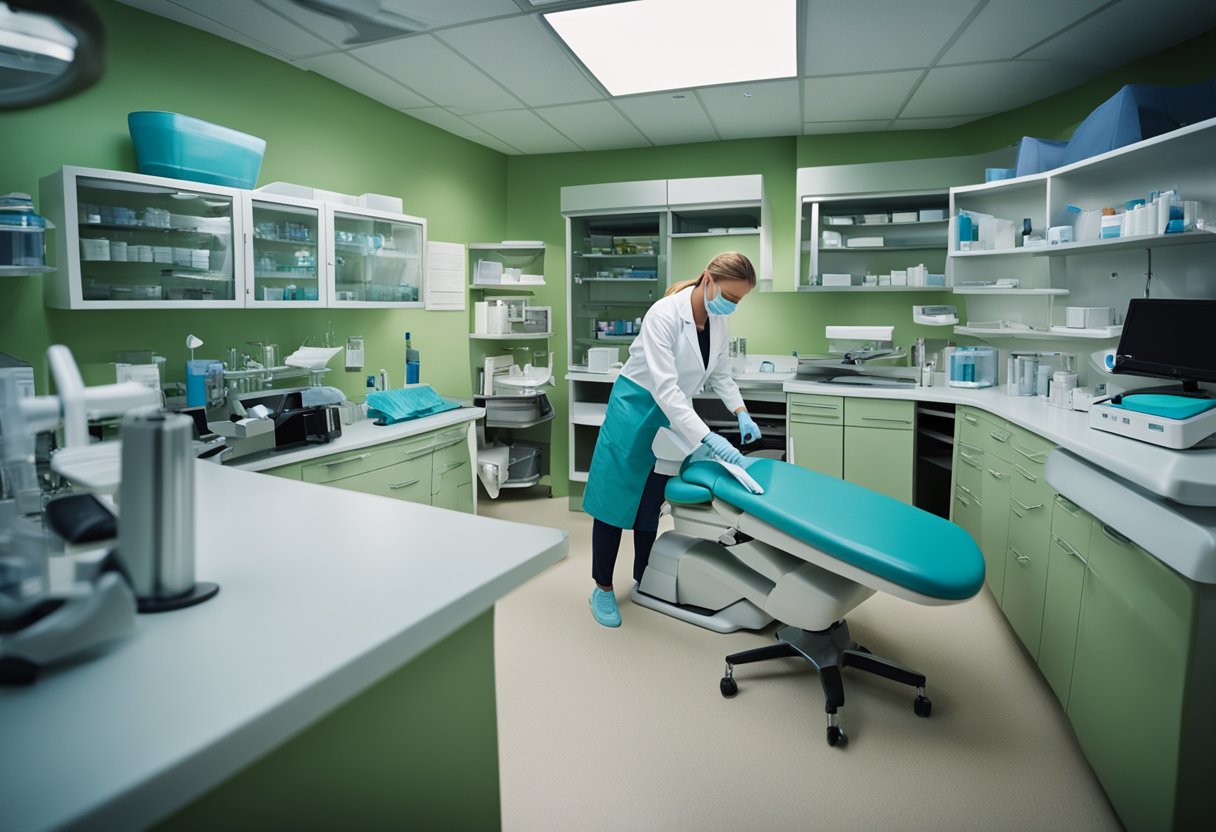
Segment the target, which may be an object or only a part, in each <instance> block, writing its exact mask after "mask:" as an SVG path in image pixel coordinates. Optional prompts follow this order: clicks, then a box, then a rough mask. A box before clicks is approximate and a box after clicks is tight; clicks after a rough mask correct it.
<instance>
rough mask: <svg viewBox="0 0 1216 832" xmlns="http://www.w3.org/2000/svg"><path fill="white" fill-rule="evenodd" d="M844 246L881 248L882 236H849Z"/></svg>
mask: <svg viewBox="0 0 1216 832" xmlns="http://www.w3.org/2000/svg"><path fill="white" fill-rule="evenodd" d="M845 247H846V248H882V237H850V238H849V239H848V241H847V242H846V243H845Z"/></svg>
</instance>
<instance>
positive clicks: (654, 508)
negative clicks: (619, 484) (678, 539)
mask: <svg viewBox="0 0 1216 832" xmlns="http://www.w3.org/2000/svg"><path fill="white" fill-rule="evenodd" d="M669 479H671V478H670V477H668V476H667V475H665V474H658V473H655V472H654V471H651V472H650V477H649V478H647V480H646V487H645V488H644V489H643V490H642V500H641V502H639V503H638V512H637V516H636V517H634V519H633V579H634V580H635V581H639V582H640V581H641V580H642V573H643V572H645V571H646V564H647V563H649V562H650V549H651V547H652V546H654V539H655V537H656V535H657V534H658V531H659V509H660V508H661V507H662V506H663V489H664V488H666V487H667V480H669ZM622 531H623V530H622V529H620V528H617V527H616V526H613V525H611V524H609V523H605V522H604V521H603V520H596V521H595V523H594V525H593V526H592V529H591V577H592V578H594V579H595V582H596V583H597V584H599V585H600V586H612V570H613V569H614V568H615V567H616V555H617V552H618V551H619V550H620V548H621V532H622Z"/></svg>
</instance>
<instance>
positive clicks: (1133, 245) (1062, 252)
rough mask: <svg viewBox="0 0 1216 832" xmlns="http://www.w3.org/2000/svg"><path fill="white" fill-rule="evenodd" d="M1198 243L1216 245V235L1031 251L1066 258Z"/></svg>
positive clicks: (1130, 239) (1172, 236)
mask: <svg viewBox="0 0 1216 832" xmlns="http://www.w3.org/2000/svg"><path fill="white" fill-rule="evenodd" d="M1196 243H1216V233H1213V232H1211V231H1184V232H1182V233H1180V234H1142V235H1139V236H1136V237H1111V238H1109V239H1106V240H1088V241H1086V242H1084V243H1061V244H1060V245H1056V246H1044V247H1042V248H1035V249H1031V251H1032V252H1033V253H1034V254H1035V256H1038V257H1064V256H1066V255H1069V254H1098V253H1100V252H1103V251H1123V250H1126V249H1146V248H1168V247H1170V246H1187V245H1195V244H1196Z"/></svg>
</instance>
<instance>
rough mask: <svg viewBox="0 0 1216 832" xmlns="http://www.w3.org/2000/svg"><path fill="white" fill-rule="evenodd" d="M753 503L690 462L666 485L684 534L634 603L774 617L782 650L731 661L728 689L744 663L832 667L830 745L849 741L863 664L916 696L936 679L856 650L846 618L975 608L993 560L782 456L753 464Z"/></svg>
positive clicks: (909, 513)
mask: <svg viewBox="0 0 1216 832" xmlns="http://www.w3.org/2000/svg"><path fill="white" fill-rule="evenodd" d="M747 474H748V475H750V476H751V477H752V478H753V479H754V480H755V481H756V482H757V483H758V484H759V485H760V486H762V487H763V489H764V493H763V494H753V493H751V492H750V491H748V489H747V488H745V487H744V486H743V485H742V484H740V483H739V482H738V481H737V480H736V479H735V478H734V477H732V476H731V475H730V474H729V473H727V471H726V470H725V469H724V468H723V467H722V466H721V465H719V464H718V463H716V462H713V461H709V460H700V461H690V462H689V463H687V464H685V465H684V467H683V469H682V471H681V473H680V474H679V476H674V477H672V478H671V480H669V481H668V483H667V491H666V498H667V504H668V505H669V506H670V508H671V513H672V516H673V519H674V521H675V531H672V532H667V533H665V534H663V535H661V536H660V537H659V539H658V540H656V541H655V544H654V548H653V550H652V551H651V555H650V561H649V565H648V566H647V568H646V571H645V573H644V574H643V575H642V580H641V583H640V584H638V585H637V586H635V587H634V589H633V591H632V596H631V597H632V600H633V601H634V603H636V604H639V605H641V606H643V607H648V608H650V609H653V610H656V611H658V612H662V613H665V614H667V615H671V616H674V617H676V618H679V619H681V620H683V621H687V622H689V623H692V624H696V625H698V626H701V627H705V628H707V629H710V630H715V631H717V632H721V633H726V632H733V631H735V630H740V629H749V630H758V629H761V628H763V627H766V626H768V625H769V624H770V623H772V621H773V620H774V619H775V620H777V621H779V622H781V623H782V624H784V625H785V626H784V627H782V628H780V629H779V630H777V632H776V638H777V643H776V644H772V645H768V646H764V647H759V648H756V649H754V650H747V651H744V652H741V653H734V654H731V655H729V656H727V657H726V673H725V675H724V676H723V677H722V681H721V684H720V689H721V692H722V695H723V696H725V697H728V698H729V697H732V696H734V695H735V694H736V693H737V692H738V684H737V683H736V681H735V678H734V666H735V665H737V664H747V663H750V662H758V661H764V660H766V659H775V658H780V657H789V656H802V657H803V658H804V659H806V660H807V661H809V662H810V663H811V664H812V665H813V666H814V667H815V669H816V670H817V671H818V672H819V678H820V681H821V682H822V684H823V691H824V696H825V700H826V703H825V710H826V712H827V721H828V728H827V741H828V744H829V745H832V746H838V745H839V746H843V745H844V744H846V743H847V741H848V737H847V736H846V735H845V733H844V730H843V729H842V727H841V725H840V722H839V716H838V711H839V709H840V708H841V707H842V706H843V705H844V685H843V681H842V678H841V670H842V669H843V668H845V667H854V668H856V669H858V670H863V671H865V672H867V673H873V674H876V675H878V676H882V677H885V678H887V679H891V680H893V681H896V682H902V683H903V684H906V685H910V686H912V687H915V688H916V699H915V701H914V704H913V710H914V712H915V713H916V715H917V716H920V717H928V716H929V713H930V711H931V708H932V703H931V702H930V700H929V698H928V697H927V696H925V677H924V675H923V674H920V673H917V672H915V671H912V670H909V669H907V668H905V667H902V666H901V665H898V664H896V663H895V662H892V661H889V660H887V659H883V658H880V657H878V656H875V655H873V654H871V653H870V651H869V650H867V649H866V648H864V647H862V646H861V645H859V644H857V643H856V642H854V641H853V640H852V639H851V638H850V636H849V628H848V624H847V623H846V622H845V620H844V616H845V615H846V614H847V613H848V612H849V610H851V609H853V608H854V607H856V606H857V605H858V604H860V603H861V602H863V601H865V600H866V599H867V598H869V597H870V596H871V595H873V594H874V593H875V592H877V591H882V592H887V593H890V594H892V595H895V596H897V597H899V598H903V599H905V600H908V601H913V602H915V603H918V604H928V605H943V604H953V603H958V602H960V601H965V600H967V599H968V598H971V597H972V596H974V595H975V594H976V593H977V592H979V590H980V587H982V586H983V583H984V559H983V556H982V555H981V554H980V551H979V548H978V547H977V546H976V545H975V542H974V541H973V540H972V539H971V537H970V535H968V533H967V532H965V531H964V530H963V529H962V528H961V527H959V526H956V525H954V524H953V523H950V522H949V521H947V520H944V519H942V518H940V517H937V516H935V515H932V514H929V513H928V512H925V511H921V510H920V509H917V508H913V507H912V506H909V505H907V504H905V503H902V502H900V501H898V500H894V499H892V498H890V497H887V496H885V495H882V494H877V493H875V492H873V491H870V490H869V489H866V488H862V487H861V486H858V485H854V484H852V483H849V482H845V481H843V480H839V479H836V478H835V477H829V476H825V475H823V474H819V473H816V472H814V471H809V470H807V469H804V468H798V467H796V466H794V465H790V464H788V463H785V462H780V461H778V460H773V459H752V460H750V464H749V465H748V467H747Z"/></svg>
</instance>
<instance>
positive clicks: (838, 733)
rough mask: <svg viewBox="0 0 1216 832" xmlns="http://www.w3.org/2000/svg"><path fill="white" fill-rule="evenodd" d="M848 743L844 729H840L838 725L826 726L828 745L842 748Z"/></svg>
mask: <svg viewBox="0 0 1216 832" xmlns="http://www.w3.org/2000/svg"><path fill="white" fill-rule="evenodd" d="M848 744H849V738H848V736H847V735H846V734H845V732H844V731H842V730H840V726H839V725H829V726H828V745H830V746H832V747H833V748H835V747H836V746H840V747H841V748H843V747H844V746H846V745H848Z"/></svg>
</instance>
